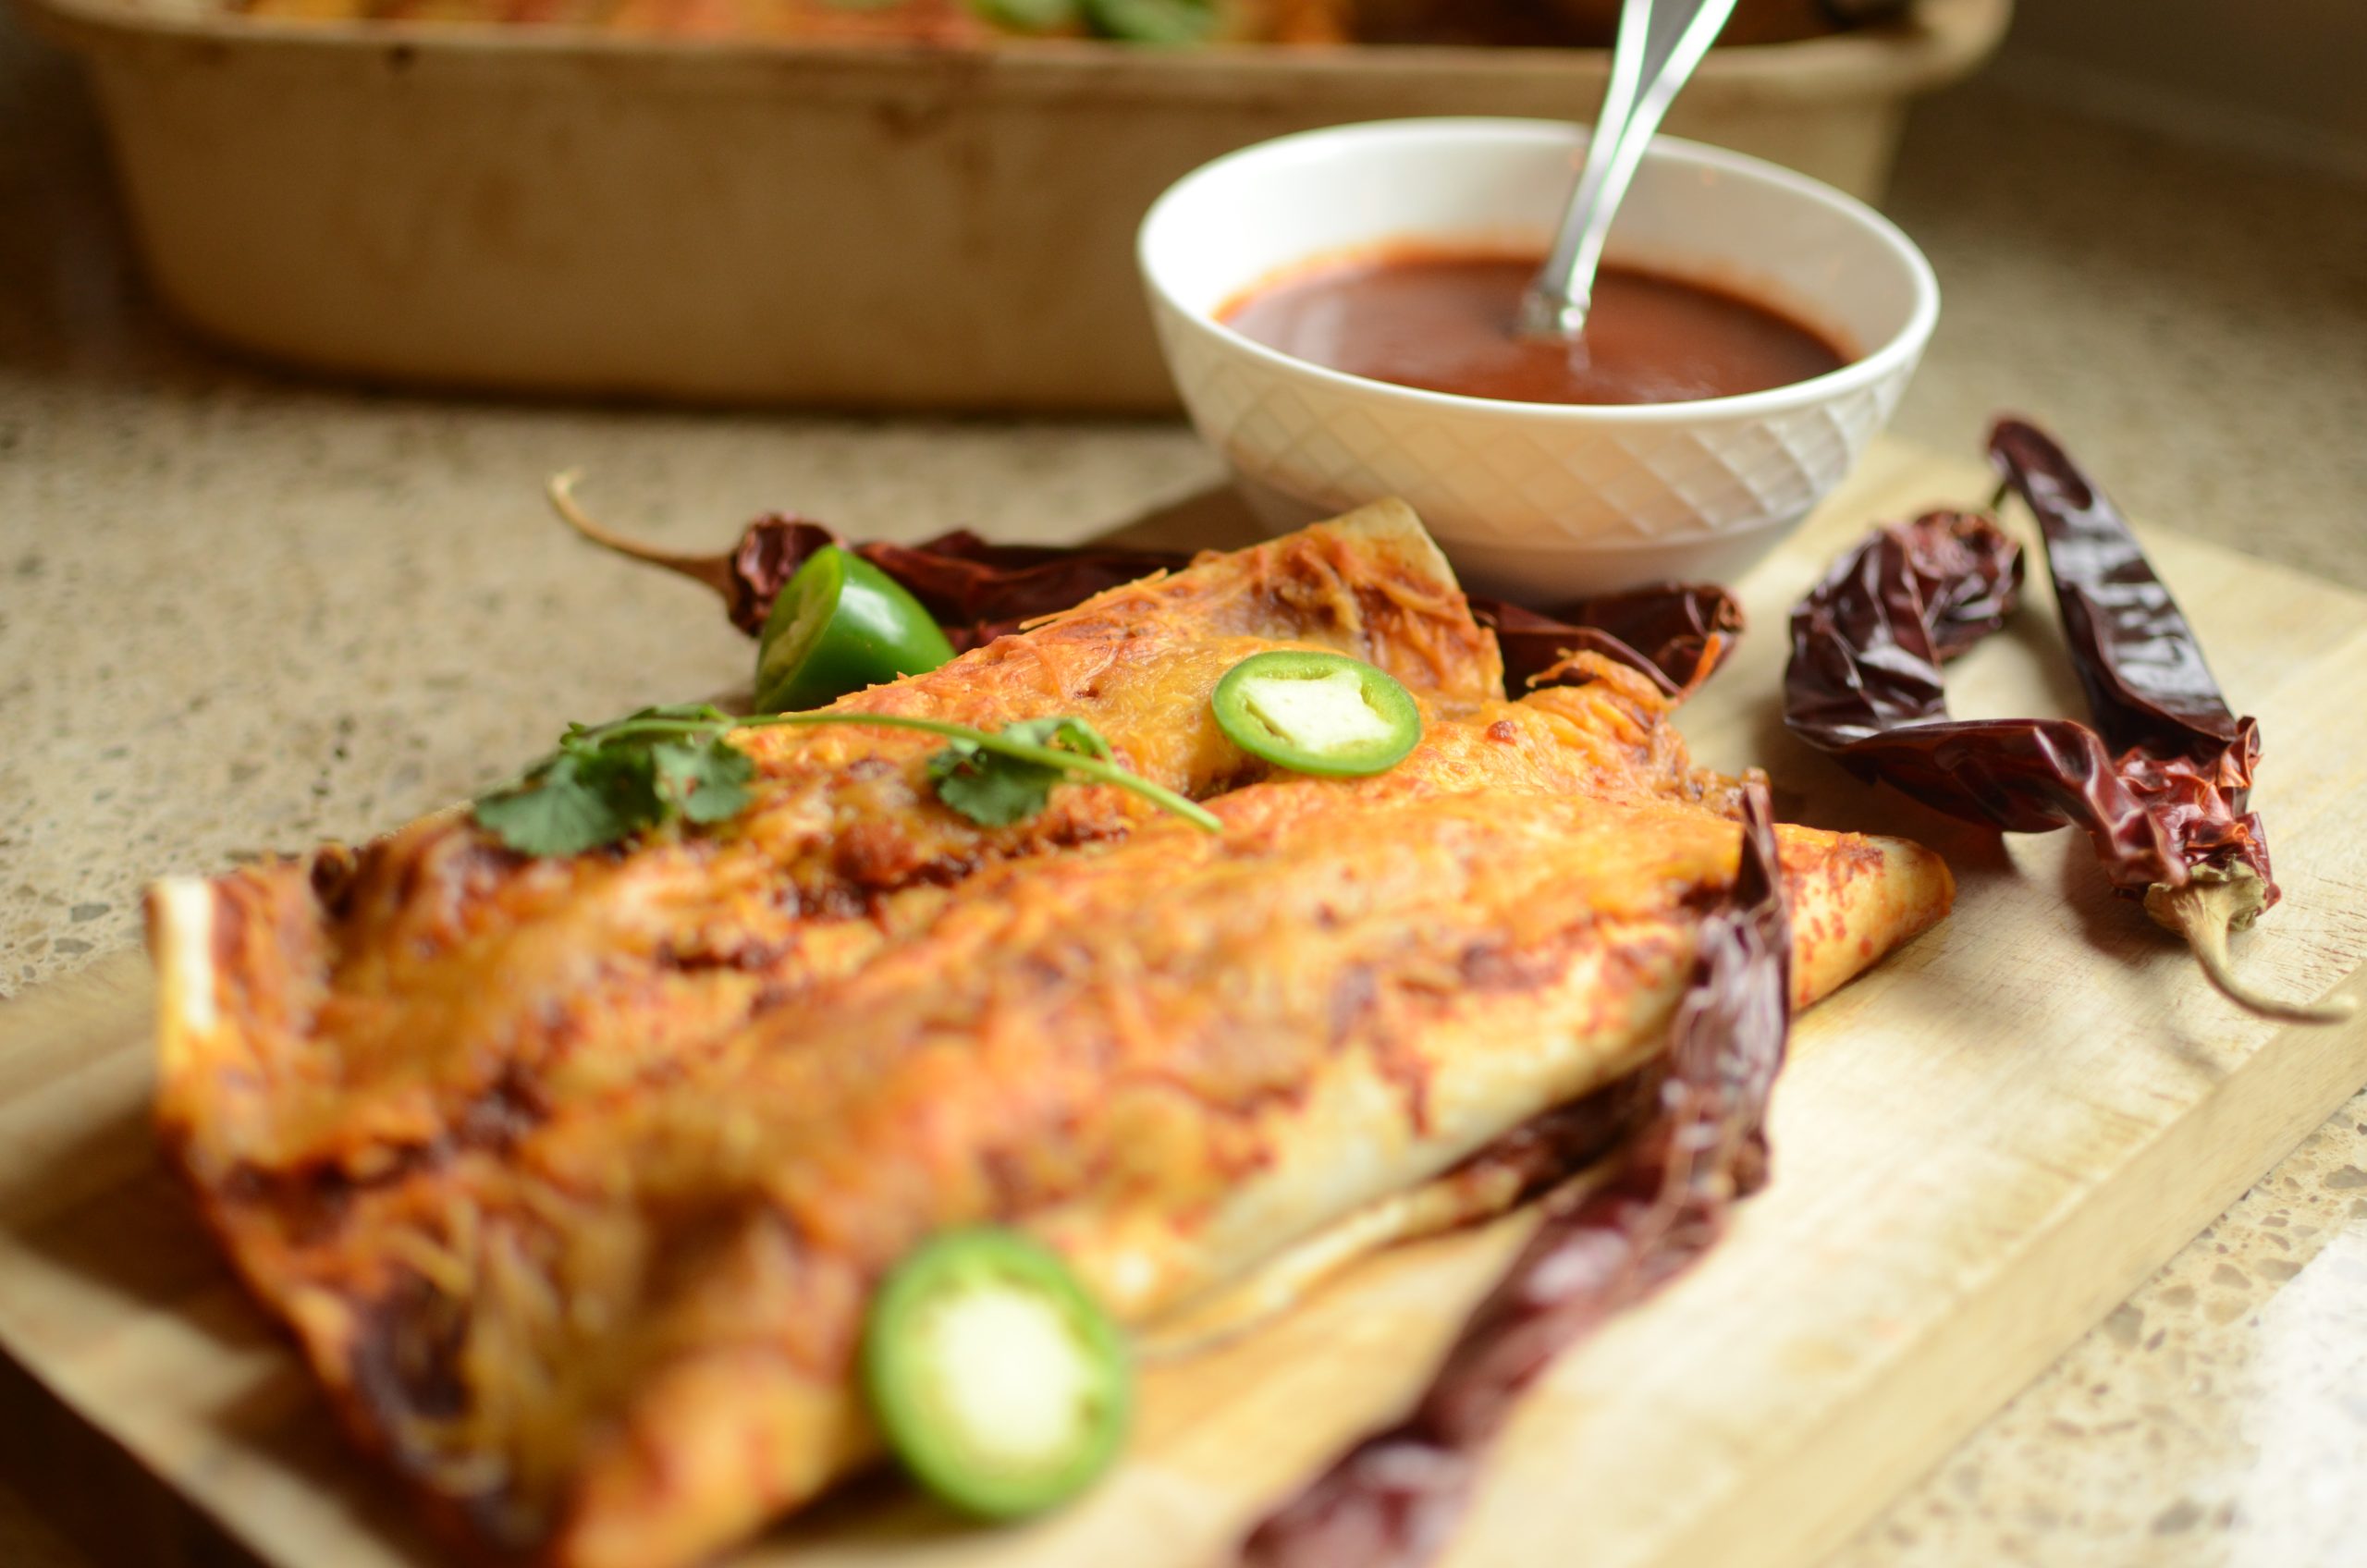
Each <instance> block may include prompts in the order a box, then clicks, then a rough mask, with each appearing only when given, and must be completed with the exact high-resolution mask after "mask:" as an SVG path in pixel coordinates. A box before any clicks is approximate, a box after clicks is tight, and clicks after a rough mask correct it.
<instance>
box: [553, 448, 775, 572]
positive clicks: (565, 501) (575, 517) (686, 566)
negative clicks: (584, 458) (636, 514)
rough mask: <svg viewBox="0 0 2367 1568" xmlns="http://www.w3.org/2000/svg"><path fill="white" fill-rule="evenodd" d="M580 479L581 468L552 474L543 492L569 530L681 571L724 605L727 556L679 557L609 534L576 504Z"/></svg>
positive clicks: (621, 551) (594, 541)
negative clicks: (711, 592)
mask: <svg viewBox="0 0 2367 1568" xmlns="http://www.w3.org/2000/svg"><path fill="white" fill-rule="evenodd" d="M581 478H583V470H582V469H574V468H571V469H569V470H567V471H566V472H564V473H555V474H552V475H551V476H550V478H549V480H548V481H547V482H546V484H544V487H543V488H544V493H545V494H546V495H547V496H549V497H550V502H551V509H552V510H553V511H555V512H557V513H558V515H559V516H560V517H561V518H562V519H564V520H565V521H566V523H567V525H568V526H569V527H570V528H572V529H573V530H575V532H576V533H580V534H582V535H583V537H584V538H586V539H589V540H590V541H592V543H594V544H595V545H600V546H601V547H602V548H604V549H609V550H614V551H616V552H617V554H619V555H620V556H627V557H632V559H634V560H637V561H645V562H647V563H648V564H649V565H651V566H662V567H664V568H665V569H666V570H668V571H678V572H681V574H682V575H683V576H684V577H687V578H689V579H690V580H691V581H692V582H699V583H704V584H705V585H706V586H707V587H709V588H712V589H714V590H715V591H716V592H717V594H722V595H723V598H724V601H725V603H727V604H728V603H730V599H731V561H730V557H726V556H678V555H674V554H672V553H671V552H669V551H666V550H660V549H656V548H655V547H653V546H651V545H644V544H641V543H639V542H638V541H635V540H632V539H628V538H626V537H625V536H624V535H623V534H621V533H610V532H609V531H608V530H607V529H606V528H603V527H602V526H601V525H600V524H598V523H596V522H595V521H592V518H591V515H590V514H589V513H587V512H585V511H584V509H583V506H582V505H581V504H580V503H578V502H577V500H576V498H575V482H576V481H577V480H579V479H581Z"/></svg>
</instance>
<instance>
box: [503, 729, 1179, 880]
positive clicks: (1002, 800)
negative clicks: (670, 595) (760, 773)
mask: <svg viewBox="0 0 2367 1568" xmlns="http://www.w3.org/2000/svg"><path fill="white" fill-rule="evenodd" d="M824 724H856V725H869V726H872V727H874V728H876V729H917V730H921V731H924V732H925V733H927V734H931V735H941V736H943V737H945V738H946V740H947V741H949V742H950V743H949V744H948V745H947V746H946V747H945V749H944V750H943V751H940V752H938V753H935V754H934V755H932V756H931V757H930V758H929V759H928V764H927V772H928V778H929V780H930V782H931V784H932V786H933V787H934V788H935V790H937V797H938V800H940V801H942V802H944V803H945V804H946V805H947V806H949V807H950V808H951V809H952V810H954V811H957V812H960V813H961V814H962V815H964V816H966V817H968V818H969V819H970V820H971V821H973V822H975V823H978V824H980V825H981V826H983V827H1006V826H1008V825H1010V824H1012V823H1014V822H1024V821H1026V820H1027V819H1028V818H1029V817H1032V816H1034V815H1036V814H1037V813H1038V812H1041V811H1042V810H1043V809H1044V808H1045V807H1046V806H1047V805H1048V804H1049V803H1050V801H1051V794H1052V790H1053V789H1054V788H1055V787H1057V786H1059V785H1061V784H1063V783H1067V782H1070V781H1072V780H1078V779H1084V780H1090V781H1091V782H1094V783H1097V784H1110V785H1114V786H1116V787H1117V788H1119V789H1122V790H1131V791H1133V792H1134V794H1137V795H1139V796H1141V797H1142V798H1143V799H1145V800H1147V801H1148V802H1151V803H1152V804H1153V805H1156V806H1159V807H1160V808H1161V809H1162V810H1165V811H1170V812H1172V813H1174V814H1175V815H1177V816H1180V817H1182V818H1184V820H1185V821H1186V822H1189V823H1191V824H1193V825H1194V826H1195V827H1200V828H1203V829H1206V830H1207V831H1208V832H1210V833H1215V832H1219V831H1221V828H1222V825H1221V824H1220V823H1219V822H1218V821H1217V819H1216V818H1215V817H1214V816H1213V815H1210V814H1209V813H1208V812H1207V811H1205V810H1203V809H1202V808H1201V807H1199V806H1197V805H1195V804H1194V803H1193V802H1190V801H1188V800H1186V799H1184V797H1183V796H1182V795H1179V794H1177V793H1176V792H1175V791H1174V790H1170V789H1167V788H1165V787H1164V786H1162V785H1159V784H1154V783H1152V782H1151V781H1150V780H1149V779H1147V778H1144V777H1142V776H1141V775H1140V774H1138V773H1131V772H1129V771H1127V770H1126V769H1125V768H1122V767H1121V766H1118V765H1117V764H1116V763H1114V762H1112V761H1110V742H1109V741H1107V740H1105V739H1103V738H1102V736H1101V734H1100V732H1099V731H1098V730H1096V729H1094V728H1093V726H1092V725H1090V724H1087V723H1086V722H1085V720H1083V719H1081V718H1072V717H1053V718H1032V719H1024V720H1022V721H1020V722H1018V723H1014V724H1010V725H1006V726H1005V727H1004V728H1002V729H975V728H973V727H972V726H970V725H966V724H953V723H950V722H948V721H946V720H944V719H936V718H912V717H905V716H903V715H901V714H874V713H835V712H822V713H776V714H756V715H753V716H751V717H744V718H735V717H732V716H731V715H730V714H728V713H725V712H724V711H723V710H722V709H721V708H718V707H717V706H715V705H714V704H711V703H696V704H689V703H685V704H675V705H673V706H669V707H656V708H644V709H642V710H641V711H640V712H638V713H634V714H628V715H627V716H625V717H623V718H619V719H616V720H613V721H611V722H609V723H607V724H590V725H587V724H570V725H569V726H568V727H567V733H566V734H564V735H562V736H560V737H559V742H558V750H557V751H554V752H553V753H551V754H550V755H549V756H547V757H545V758H544V759H543V760H542V761H540V762H538V763H536V764H535V765H534V766H533V767H531V768H529V769H527V770H526V772H525V773H524V774H523V775H521V777H520V778H516V779H514V780H512V781H511V782H509V783H508V784H505V785H502V786H501V787H500V788H498V789H496V790H490V791H488V792H487V793H485V794H484V795H480V796H479V797H477V800H476V802H475V804H474V808H473V810H474V815H475V817H476V820H477V823H478V825H479V826H481V827H484V828H485V829H486V830H487V831H489V832H491V833H492V834H493V835H494V836H495V837H496V838H498V839H500V840H501V841H502V842H503V843H505V844H507V845H509V847H510V848H511V849H513V850H516V851H520V852H521V853H523V854H530V855H572V854H582V853H583V851H586V850H595V849H598V848H600V847H601V846H602V845H604V844H614V843H618V842H620V841H622V840H623V839H629V838H631V837H632V836H633V835H634V834H636V833H641V832H644V831H646V830H648V829H650V828H653V827H663V826H664V825H666V824H667V823H669V822H675V821H688V822H693V823H710V822H722V821H724V820H726V819H728V818H730V817H732V816H736V815H739V814H740V813H741V812H742V810H744V809H746V807H747V804H748V801H749V798H750V797H749V790H748V783H749V781H750V780H751V779H753V778H754V777H755V772H756V765H755V762H754V759H753V758H751V757H750V756H749V755H748V753H745V752H743V751H742V750H741V749H740V748H739V747H737V746H735V745H733V744H732V743H731V734H732V731H734V730H738V729H780V728H790V727H803V726H815V725H824Z"/></svg>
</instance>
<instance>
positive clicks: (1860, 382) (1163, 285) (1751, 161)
mask: <svg viewBox="0 0 2367 1568" xmlns="http://www.w3.org/2000/svg"><path fill="white" fill-rule="evenodd" d="M1585 135H1586V128H1585V127H1583V126H1579V125H1576V124H1574V123H1571V122H1568V121H1564V120H1540V119H1523V118H1516V117H1514V116H1440V117H1437V118H1417V119H1395V120H1366V121H1361V122H1358V123H1356V124H1354V125H1338V126H1325V127H1322V128H1320V129H1315V130H1302V131H1297V132H1294V133H1293V134H1291V135H1289V136H1278V137H1275V138H1273V139H1272V140H1271V141H1259V142H1256V143H1253V144H1252V145H1250V146H1247V147H1243V148H1240V149H1237V150H1236V151H1233V152H1231V153H1225V154H1224V155H1223V156H1221V157H1219V158H1214V159H1211V160H1210V161H1209V162H1208V163H1205V164H1202V165H1200V166H1199V167H1198V168H1196V169H1194V170H1193V171H1192V172H1191V173H1189V174H1187V175H1185V176H1184V178H1181V179H1179V180H1177V181H1176V182H1175V183H1174V184H1172V185H1171V186H1169V187H1168V188H1167V189H1166V190H1164V191H1162V192H1161V193H1160V194H1159V199H1158V200H1157V201H1156V202H1152V203H1151V205H1150V210H1149V211H1148V212H1147V213H1145V214H1143V221H1142V224H1141V226H1140V227H1138V228H1137V229H1136V230H1135V239H1134V261H1135V265H1136V267H1137V268H1138V270H1139V271H1140V272H1141V275H1142V278H1143V284H1144V287H1145V288H1146V289H1147V291H1148V292H1149V293H1150V294H1151V296H1152V298H1153V300H1154V301H1155V302H1156V303H1158V304H1160V305H1163V306H1165V307H1166V308H1167V309H1168V310H1171V311H1172V312H1175V313H1176V314H1178V315H1180V316H1182V317H1184V319H1185V320H1187V321H1190V322H1192V323H1193V324H1194V325H1197V326H1200V327H1202V328H1205V329H1206V330H1207V331H1208V332H1210V333H1213V334H1215V335H1216V336H1217V337H1219V338H1220V340H1221V341H1223V342H1224V343H1225V345H1226V346H1227V347H1228V348H1229V349H1233V351H1234V352H1236V353H1240V354H1242V355H1244V356H1245V357H1247V358H1249V359H1253V360H1256V361H1260V362H1262V363H1265V364H1267V365H1269V366H1270V367H1271V368H1273V369H1275V370H1278V371H1282V372H1284V373H1287V374H1300V375H1306V376H1310V377H1313V378H1314V379H1316V380H1318V381H1320V382H1322V383H1324V384H1326V385H1329V386H1334V387H1337V388H1339V389H1341V390H1342V391H1343V392H1348V393H1351V394H1354V395H1355V396H1359V397H1366V398H1377V399H1379V400H1380V401H1383V402H1394V403H1401V404H1404V405H1406V406H1409V407H1414V408H1429V409H1434V410H1452V411H1455V412H1459V413H1463V414H1488V413H1494V414H1497V415H1500V416H1502V415H1505V414H1507V413H1510V414H1515V415H1517V416H1518V417H1520V418H1523V419H1532V420H1542V421H1547V422H1550V423H1565V424H1581V425H1583V424H1621V425H1643V426H1650V425H1684V424H1697V423H1701V422H1702V421H1704V420H1728V419H1733V420H1746V419H1753V418H1759V417H1763V416H1766V415H1770V414H1782V413H1789V412H1792V411H1794V410H1797V409H1802V408H1808V407H1812V406H1814V405H1816V404H1819V403H1824V402H1828V401H1831V400H1832V399H1834V398H1843V397H1846V396H1848V395H1849V394H1851V393H1853V392H1856V391H1858V390H1859V389H1860V388H1862V387H1866V386H1875V385H1877V384H1879V383H1880V382H1882V381H1883V379H1884V378H1885V377H1887V376H1889V375H1891V374H1895V373H1896V372H1898V371H1900V370H1901V369H1903V368H1905V367H1906V366H1907V365H1910V364H1912V363H1913V362H1914V361H1915V360H1916V359H1917V358H1918V357H1919V356H1920V355H1921V353H1922V352H1923V349H1924V347H1925V345H1926V344H1927V343H1928V342H1929V341H1930V339H1931V336H1932V329H1933V327H1935V326H1936V325H1938V324H1939V319H1940V282H1939V279H1938V277H1937V276H1934V274H1933V273H1932V263H1931V262H1930V261H1929V260H1928V259H1927V258H1926V257H1925V256H1924V254H1923V252H1922V251H1920V250H1919V249H1918V248H1917V246H1916V244H1915V242H1914V241H1913V240H1912V239H1908V238H1907V234H1906V232H1905V231H1904V230H1902V229H1901V228H1900V227H1898V226H1897V225H1896V224H1895V223H1893V222H1891V221H1890V219H1888V218H1886V217H1884V216H1883V214H1881V213H1879V212H1877V211H1875V210H1874V209H1873V208H1872V207H1870V206H1869V205H1867V204H1866V203H1865V202H1860V201H1859V200H1858V199H1857V198H1856V197H1854V196H1852V195H1849V194H1848V193H1847V192H1846V191H1843V190H1836V189H1834V187H1832V186H1830V185H1827V184H1825V183H1824V182H1823V181H1822V180H1819V179H1812V178H1809V176H1807V175H1804V174H1801V173H1799V172H1797V170H1793V169H1787V168H1785V167H1784V166H1783V165H1781V164H1773V163H1770V162H1768V161H1767V160H1766V159H1764V158H1754V157H1752V156H1750V155H1749V154H1748V153H1735V152H1731V151H1729V150H1727V149H1725V148H1723V147H1712V146H1711V145H1709V144H1708V143H1706V142H1699V141H1685V140H1684V139H1682V138H1679V137H1674V136H1655V137H1654V138H1652V141H1651V144H1650V146H1649V147H1648V148H1646V149H1645V153H1644V161H1645V162H1646V163H1647V164H1662V165H1666V164H1674V165H1679V166H1684V167H1691V168H1695V169H1708V170H1713V171H1716V172H1718V173H1722V174H1727V175H1731V176H1734V177H1735V178H1741V179H1750V180H1757V181H1758V182H1760V184H1761V185H1765V186H1772V187H1773V188H1775V189H1776V190H1780V191H1781V192H1783V194H1784V195H1785V196H1786V197H1788V198H1791V199H1795V200H1797V201H1800V202H1805V203H1807V204H1809V205H1811V206H1817V207H1821V208H1823V209H1824V210H1826V211H1827V212H1829V213H1831V214H1834V215H1835V216H1837V217H1839V218H1841V219H1843V220H1844V221H1846V222H1848V223H1852V224H1855V225H1856V226H1857V227H1858V228H1860V229H1861V230H1863V231H1865V232H1866V233H1867V234H1868V235H1870V237H1871V238H1872V239H1874V240H1875V241H1876V242H1877V243H1878V244H1879V245H1880V246H1881V247H1882V248H1883V251H1886V252H1887V253H1888V254H1889V255H1890V256H1891V258H1892V260H1894V261H1895V262H1896V263H1898V264H1899V265H1900V267H1901V268H1902V269H1903V270H1904V271H1905V273H1906V275H1907V281H1908V285H1909V288H1910V290H1911V292H1912V293H1913V295H1914V303H1913V306H1912V308H1911V309H1910V310H1909V311H1908V312H1907V321H1906V323H1905V324H1904V325H1901V326H1900V328H1899V329H1898V330H1897V331H1896V332H1895V333H1893V334H1892V335H1891V336H1890V337H1888V338H1887V339H1885V340H1884V341H1883V343H1882V344H1881V345H1880V346H1878V347H1876V348H1874V349H1870V350H1869V351H1868V352H1866V353H1864V354H1861V355H1859V356H1858V358H1857V359H1855V360H1852V361H1849V362H1848V363H1847V364H1845V365H1843V366H1841V367H1840V368H1839V369H1837V370H1831V371H1827V372H1825V373H1824V374H1822V375H1815V376H1810V377H1809V379H1808V380H1806V381H1796V382H1793V383H1791V384H1790V385H1788V386H1771V387H1768V388H1767V389H1765V390H1764V391H1760V392H1745V393H1740V394H1737V395H1736V396H1734V397H1730V398H1693V399H1691V400H1689V401H1686V402H1679V403H1527V402H1518V401H1515V400H1513V399H1510V398H1472V397H1466V396H1465V395H1463V394H1461V393H1456V392H1432V391H1429V390H1427V389H1425V388H1422V387H1418V386H1398V385H1397V384H1395V383H1394V382H1388V381H1375V380H1372V379H1371V378H1369V377H1367V376H1361V375H1351V374H1348V373H1346V372H1345V371H1338V370H1333V369H1331V367H1330V366H1328V365H1319V364H1317V363H1315V362H1314V361H1311V360H1302V359H1299V358H1297V357H1296V356H1294V355H1291V354H1285V353H1283V352H1282V350H1280V349H1271V348H1269V347H1267V346H1266V345H1265V344H1263V343H1260V342H1258V341H1257V339H1255V338H1253V337H1245V336H1244V335H1243V334H1241V333H1239V332H1236V331H1234V330H1233V328H1232V327H1230V326H1227V325H1224V323H1222V322H1220V321H1219V320H1217V319H1216V316H1215V315H1214V314H1213V313H1212V312H1209V311H1206V310H1201V309H1197V308H1196V307H1194V306H1190V305H1187V304H1185V303H1184V302H1183V301H1182V300H1179V299H1177V298H1176V297H1175V294H1174V291H1173V290H1172V289H1171V288H1169V287H1168V283H1167V279H1166V278H1165V276H1162V269H1161V263H1162V261H1163V260H1164V257H1163V255H1162V254H1161V251H1160V248H1159V235H1160V231H1161V229H1162V227H1171V226H1172V225H1173V224H1174V222H1175V221H1176V220H1175V219H1174V218H1173V216H1172V214H1173V212H1174V210H1175V209H1176V208H1177V207H1179V206H1181V205H1182V203H1183V202H1184V200H1185V199H1186V198H1187V197H1188V196H1190V195H1192V194H1193V193H1195V191H1196V188H1198V187H1201V186H1204V185H1206V184H1208V183H1209V182H1210V181H1213V180H1220V179H1223V178H1227V177H1228V176H1229V175H1231V174H1233V173H1234V172H1237V170H1238V168H1239V167H1240V166H1242V165H1251V164H1257V163H1262V162H1265V161H1267V160H1269V159H1272V158H1276V157H1282V156H1289V155H1294V154H1301V153H1305V152H1306V150H1308V149H1309V148H1311V147H1320V146H1322V145H1324V144H1326V143H1332V142H1344V143H1355V142H1361V141H1410V140H1422V139H1428V140H1432V141H1478V142H1483V143H1493V144H1498V145H1507V146H1534V145H1537V144H1539V143H1551V144H1556V145H1561V146H1566V147H1576V146H1577V145H1580V144H1582V142H1583V139H1584V137H1585ZM1306 259H1308V260H1312V259H1313V257H1311V256H1310V257H1308V258H1306ZM1721 259H1723V258H1721Z"/></svg>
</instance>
